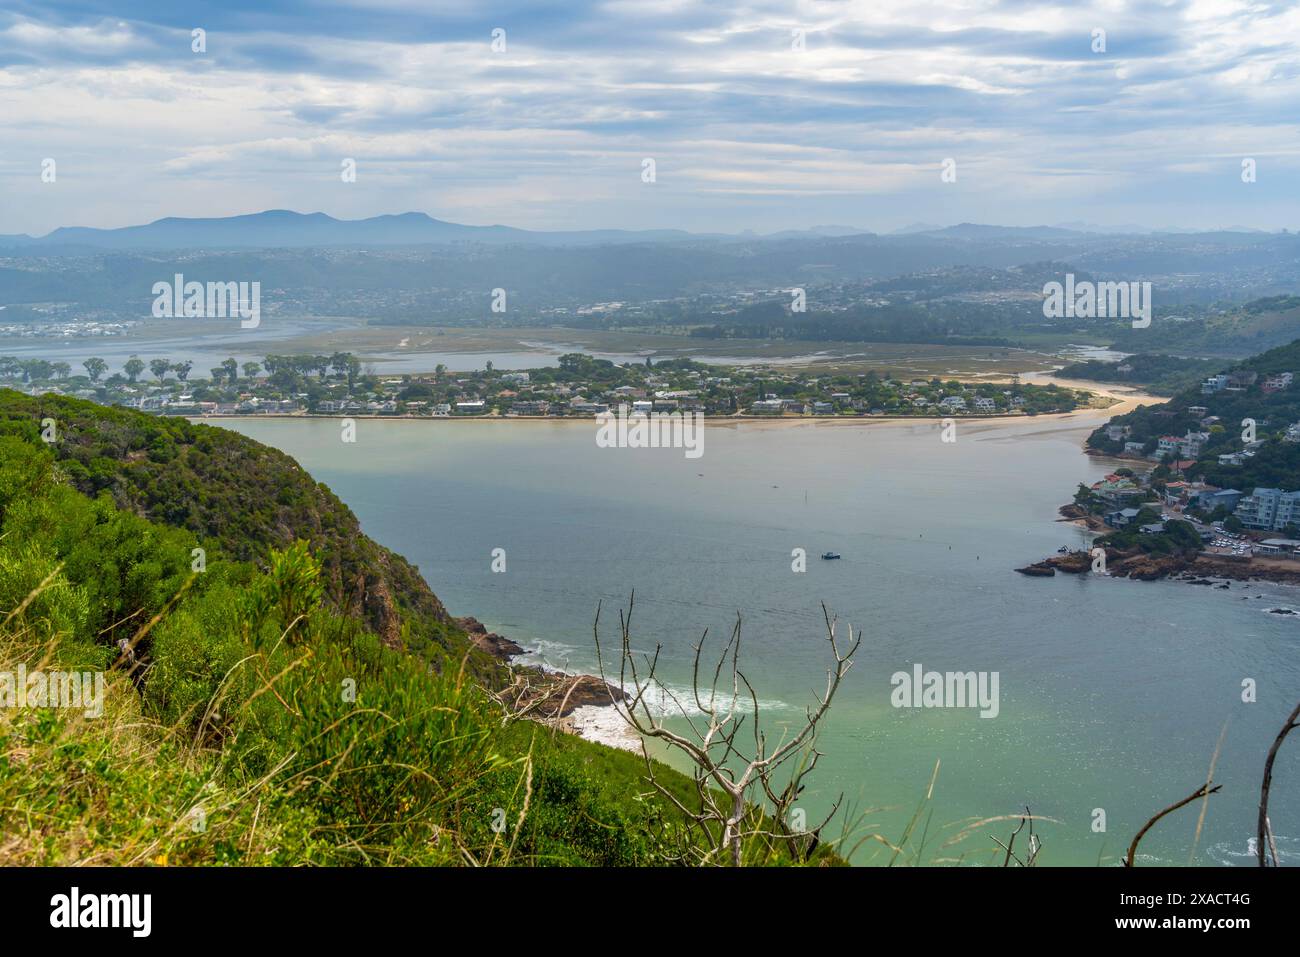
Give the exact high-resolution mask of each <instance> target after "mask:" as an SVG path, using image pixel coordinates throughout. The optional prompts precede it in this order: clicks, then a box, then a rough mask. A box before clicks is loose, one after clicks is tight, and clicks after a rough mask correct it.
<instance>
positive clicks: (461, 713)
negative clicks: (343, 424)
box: [0, 392, 693, 865]
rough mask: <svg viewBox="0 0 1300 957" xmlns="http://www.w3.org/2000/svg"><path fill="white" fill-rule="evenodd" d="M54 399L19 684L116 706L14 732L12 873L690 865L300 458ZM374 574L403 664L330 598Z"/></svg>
mask: <svg viewBox="0 0 1300 957" xmlns="http://www.w3.org/2000/svg"><path fill="white" fill-rule="evenodd" d="M35 401H36V400H31V399H28V398H26V397H20V396H16V394H14V393H3V392H0V409H3V417H2V418H0V673H10V674H12V673H15V672H16V671H17V670H18V668H19V666H20V665H24V666H26V668H27V669H28V670H29V671H31V670H35V669H38V668H39V669H44V670H47V671H48V670H52V669H65V670H79V669H87V670H100V669H107V670H108V673H107V692H106V695H105V705H104V713H103V715H102V716H99V717H88V716H86V715H85V714H84V713H83V712H82V711H81V710H78V709H66V708H63V709H52V708H36V707H28V708H3V709H0V835H3V837H0V864H72V863H95V864H138V863H159V864H161V863H172V864H302V863H308V864H325V865H336V864H467V863H477V864H570V865H631V864H656V863H671V862H673V861H675V860H676V859H677V858H678V856H679V853H680V849H681V842H682V841H684V840H689V839H690V838H688V837H686V836H685V830H684V828H683V827H682V820H681V818H680V816H679V814H678V812H677V811H676V810H674V809H672V808H671V805H670V804H669V802H667V801H666V800H664V799H663V798H662V797H660V796H657V795H655V794H654V793H653V791H652V788H651V787H650V786H649V785H648V784H647V783H646V781H645V773H644V772H645V768H644V763H643V759H642V758H641V757H639V756H637V755H633V754H630V753H624V752H618V751H614V750H612V749H609V748H605V747H602V746H600V745H595V744H591V743H588V742H585V741H582V740H580V739H578V738H575V737H572V736H569V735H566V734H563V733H559V732H556V731H554V730H552V729H550V728H547V727H544V726H542V725H540V724H536V723H533V722H530V721H526V720H517V719H514V718H512V717H511V716H510V715H508V714H507V713H506V712H505V711H504V710H503V708H502V707H501V706H500V705H499V703H498V702H497V701H496V700H495V699H494V698H493V696H492V694H491V693H490V690H489V689H490V687H491V678H492V677H494V675H493V674H492V672H490V671H487V672H486V673H485V677H484V678H482V679H480V680H476V679H475V678H474V676H473V674H472V666H473V662H474V655H473V654H471V652H470V650H469V647H468V645H467V644H466V643H465V642H464V640H463V637H462V636H461V635H460V632H459V631H458V630H454V629H453V628H451V627H449V624H448V621H447V619H446V614H445V612H442V611H441V605H440V604H438V603H437V599H436V598H435V597H434V596H433V595H432V593H431V592H429V590H428V588H427V586H425V585H424V583H423V582H420V586H419V587H420V589H422V591H421V592H420V593H419V594H417V595H415V596H411V595H403V594H401V593H400V592H399V591H398V589H399V588H400V587H402V586H403V584H404V583H406V582H407V581H408V576H407V571H408V570H409V573H410V575H414V574H415V572H414V570H413V569H410V566H408V565H406V564H405V563H404V562H403V561H402V560H401V559H400V558H398V557H397V556H395V555H392V554H391V553H389V552H386V551H385V550H383V549H381V548H380V547H379V546H377V545H376V544H375V543H373V542H371V541H370V540H369V539H366V538H364V536H362V535H361V534H360V531H359V529H357V527H356V524H355V522H356V520H355V518H353V517H352V515H351V513H350V512H349V511H347V510H346V508H345V507H343V506H342V505H341V504H340V503H338V502H337V499H335V498H334V497H333V496H332V495H331V494H330V493H329V492H328V490H327V489H325V488H324V487H323V486H319V485H317V484H315V483H312V482H311V481H310V479H308V478H307V477H306V476H304V475H302V473H301V471H300V470H297V467H296V465H293V463H292V460H290V459H288V458H287V457H286V456H281V455H280V454H279V453H276V452H273V451H272V450H269V449H265V448H263V447H261V446H257V444H256V443H253V442H251V441H250V440H248V439H244V438H242V437H239V436H234V435H233V434H228V433H222V432H220V430H215V429H202V428H196V427H194V426H190V425H187V424H186V423H182V422H173V421H168V422H159V421H156V420H148V419H146V417H144V416H141V415H138V414H131V413H123V412H120V411H114V410H107V409H101V408H98V407H95V406H92V405H90V404H89V403H80V402H76V401H74V400H62V399H61V400H58V401H57V402H45V403H40V405H39V407H33V404H34V403H35ZM45 417H50V418H54V419H55V422H56V427H57V431H56V435H57V436H58V440H57V441H55V442H53V443H46V442H45V441H42V439H41V438H40V428H41V421H40V420H41V419H42V418H45ZM163 462H166V463H168V465H167V467H166V468H162V467H161V463H163ZM218 462H219V463H221V465H220V466H217V465H215V464H214V463H218ZM146 463H147V464H146ZM178 463H179V464H178ZM259 468H267V469H269V470H270V472H271V473H272V474H281V475H289V474H296V475H297V478H295V479H293V480H292V481H286V482H283V483H275V482H268V481H266V480H265V479H266V474H263V473H259V472H258V469H259ZM236 477H238V480H239V481H242V482H245V483H247V484H245V485H243V486H241V487H239V488H231V487H230V486H229V485H228V484H226V483H229V482H231V481H235V480H236ZM286 492H287V494H286ZM173 495H175V498H174V499H173V498H172V496H173ZM268 500H272V501H268ZM331 510H332V511H331ZM141 513H143V514H141ZM250 515H254V516H260V517H259V518H257V519H253V518H250ZM289 515H293V516H297V515H301V516H304V518H305V520H304V521H303V522H301V523H297V522H287V521H285V518H286V516H289ZM162 519H169V521H168V522H166V523H164V521H162ZM262 521H268V522H272V523H276V524H274V525H272V526H271V527H269V528H265V527H261V526H260V525H259V524H258V522H262ZM277 543H278V544H277ZM200 549H201V550H202V551H201V552H200V551H197V550H200ZM354 573H355V574H359V575H363V576H370V575H375V576H380V577H381V579H382V580H384V581H386V582H387V583H390V586H391V587H392V589H393V593H392V597H393V604H394V607H395V608H396V611H395V614H397V615H399V616H401V618H402V620H401V621H399V622H398V628H397V634H398V636H399V641H398V644H397V645H396V646H395V645H394V644H393V642H392V641H391V640H390V637H389V636H387V635H385V634H384V633H382V632H381V631H380V630H379V629H378V628H377V627H376V624H377V623H378V624H380V625H383V624H384V623H385V621H386V619H383V618H380V619H378V622H377V621H376V618H375V617H374V616H373V615H372V614H371V613H370V609H368V608H367V607H365V606H364V604H357V603H355V602H352V601H349V600H347V598H346V596H342V595H340V594H339V593H338V592H337V591H332V589H336V588H337V586H338V584H339V582H340V581H341V580H343V579H345V578H346V576H348V575H351V574H354ZM384 575H389V576H391V577H389V578H386V579H383V578H382V576H384ZM417 577H418V576H417ZM439 614H441V617H439ZM412 617H414V618H415V620H416V621H417V622H418V624H419V627H420V628H423V629H427V630H426V631H424V632H423V633H422V634H423V635H424V636H425V637H426V638H427V639H428V640H427V641H426V642H424V643H418V642H410V639H411V638H413V637H416V636H417V630H416V628H414V627H412V625H411V624H410V623H409V619H410V618H412ZM439 626H440V627H439ZM408 642H409V644H408ZM457 642H459V644H457ZM658 776H659V778H660V779H661V782H668V784H669V786H670V788H671V789H672V790H673V792H674V793H675V794H676V795H677V796H678V798H679V799H680V800H681V801H683V802H685V803H686V804H687V805H689V803H690V801H691V800H692V797H691V795H692V794H693V785H692V784H691V782H690V781H689V780H688V779H687V778H685V777H682V776H681V775H678V774H676V773H674V772H672V771H670V770H668V769H666V768H664V769H661V771H660V773H659V775H658Z"/></svg>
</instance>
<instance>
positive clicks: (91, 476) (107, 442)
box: [0, 389, 471, 654]
mask: <svg viewBox="0 0 1300 957" xmlns="http://www.w3.org/2000/svg"><path fill="white" fill-rule="evenodd" d="M49 419H52V420H53V422H54V429H55V435H56V439H57V440H56V441H54V442H53V443H50V448H51V450H52V451H53V452H54V454H55V457H56V458H57V459H58V461H59V462H60V464H61V466H62V467H63V470H64V472H65V473H66V474H67V476H68V477H69V479H70V481H71V482H72V484H73V485H75V487H76V488H77V489H78V490H79V491H81V492H82V493H84V494H86V495H88V496H96V495H100V494H107V495H109V496H111V497H112V499H113V501H114V503H115V504H116V505H118V507H120V508H124V509H129V510H131V511H134V512H136V513H137V514H139V515H141V516H143V517H145V518H148V519H150V520H151V521H154V522H158V523H160V524H164V525H171V526H176V527H181V528H185V529H188V530H190V531H192V532H194V533H195V534H196V535H198V536H200V538H201V539H204V540H206V541H208V542H211V543H213V544H214V545H215V546H216V547H217V548H218V549H219V550H220V553H221V554H222V555H225V556H227V557H229V558H231V559H234V560H237V561H253V562H259V563H260V562H264V561H265V558H266V555H267V552H268V550H269V549H271V548H281V549H282V548H284V547H286V546H287V545H289V544H291V543H292V542H293V541H294V540H295V539H299V538H301V539H306V540H307V541H308V542H310V543H311V548H312V551H313V553H315V554H316V556H317V558H319V559H320V560H321V562H322V565H323V570H324V575H325V579H326V596H327V600H328V601H329V602H330V603H331V604H332V605H334V606H335V607H336V608H338V609H339V610H340V611H343V612H346V613H348V614H351V615H354V616H357V617H359V618H361V619H363V620H364V621H365V622H366V624H367V625H368V626H369V627H370V628H372V629H373V630H374V631H375V632H376V633H377V634H378V635H379V636H380V637H381V638H382V639H383V640H384V642H385V643H386V644H388V645H390V646H393V647H398V646H401V645H406V644H410V645H414V646H416V647H418V648H429V649H430V650H435V651H436V650H437V649H438V648H440V649H442V651H444V652H446V653H448V654H463V653H464V652H465V651H466V650H467V649H468V648H470V647H471V646H470V644H469V642H468V641H467V639H466V637H465V634H464V631H463V629H462V628H461V627H460V626H459V625H458V624H457V623H456V622H455V621H454V620H453V619H452V618H451V616H450V615H448V613H447V610H446V608H444V607H443V604H442V602H441V601H439V600H438V597H437V596H436V595H435V594H434V593H433V591H432V590H431V589H430V588H429V586H428V584H426V583H425V581H424V579H423V578H422V577H421V576H420V573H419V571H418V570H417V569H416V568H415V567H414V566H413V565H411V563H410V562H408V561H407V560H406V559H404V558H402V557H401V556H400V555H397V554H395V553H394V552H391V551H389V550H388V549H387V548H384V547H383V546H381V545H379V544H378V543H376V542H374V541H372V540H371V539H370V538H368V537H367V536H366V535H365V534H364V533H363V532H362V531H361V526H360V523H359V522H358V521H357V518H356V516H355V515H354V514H353V513H352V510H351V509H350V508H348V507H347V506H346V505H345V504H343V502H341V501H340V500H339V498H338V497H337V496H336V495H335V494H334V493H333V492H331V491H330V490H329V488H327V487H326V486H325V485H323V484H321V483H319V482H316V481H315V480H313V479H312V477H311V476H310V475H308V474H307V472H306V471H304V470H303V468H302V467H301V466H299V465H298V463H297V462H296V461H294V460H293V459H292V458H290V457H289V456H288V455H285V454H284V453H283V452H280V451H279V450H277V449H273V448H270V447H268V446H265V445H262V444H261V443H259V442H255V441H253V440H252V439H249V438H246V437H245V436H242V435H239V434H237V433H234V432H229V431H227V430H225V429H219V428H214V427H211V426H206V425H193V424H191V423H189V422H187V421H185V420H184V419H177V418H166V419H163V418H157V417H155V416H150V415H145V414H144V413H140V412H135V411H130V410H126V409H116V408H106V407H104V406H100V405H96V404H95V403H92V402H87V401H83V400H80V399H71V398H67V397H63V396H37V397H33V396H26V395H22V394H21V393H18V392H13V391H11V390H8V389H0V431H7V432H18V433H20V434H24V435H26V436H28V437H30V438H34V437H35V435H36V434H37V433H38V432H39V430H40V429H41V428H42V426H41V423H42V421H43V420H49ZM218 557H219V556H217V555H210V556H209V557H208V560H209V561H212V560H215V559H217V558H218ZM403 625H405V628H406V634H405V637H404V636H403Z"/></svg>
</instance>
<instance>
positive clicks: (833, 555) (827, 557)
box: [822, 552, 840, 562]
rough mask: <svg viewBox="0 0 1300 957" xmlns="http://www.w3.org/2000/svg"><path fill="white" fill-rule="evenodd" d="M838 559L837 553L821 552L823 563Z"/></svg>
mask: <svg viewBox="0 0 1300 957" xmlns="http://www.w3.org/2000/svg"><path fill="white" fill-rule="evenodd" d="M839 557H840V553H839V552H822V560H823V561H828V562H829V561H831V560H832V559H836V558H839Z"/></svg>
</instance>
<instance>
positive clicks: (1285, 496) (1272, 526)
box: [1235, 488, 1300, 531]
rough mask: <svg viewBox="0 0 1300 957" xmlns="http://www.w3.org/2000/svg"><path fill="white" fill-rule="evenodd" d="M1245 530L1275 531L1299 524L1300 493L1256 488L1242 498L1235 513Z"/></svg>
mask: <svg viewBox="0 0 1300 957" xmlns="http://www.w3.org/2000/svg"><path fill="white" fill-rule="evenodd" d="M1235 514H1236V516H1237V518H1239V519H1240V520H1241V524H1243V525H1245V526H1246V527H1247V528H1258V529H1264V530H1267V531H1277V530H1280V529H1283V528H1286V527H1287V526H1288V525H1292V524H1297V523H1300V492H1284V491H1282V490H1281V489H1277V488H1257V489H1255V490H1254V491H1253V492H1251V494H1249V495H1245V496H1242V498H1241V501H1240V502H1238V504H1237V510H1236V512H1235Z"/></svg>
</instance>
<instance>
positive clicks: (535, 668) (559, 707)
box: [456, 617, 627, 743]
mask: <svg viewBox="0 0 1300 957" xmlns="http://www.w3.org/2000/svg"><path fill="white" fill-rule="evenodd" d="M456 624H458V625H460V627H462V628H464V629H465V632H466V634H467V635H469V639H470V641H471V642H473V643H474V645H475V646H477V647H478V648H481V649H483V650H484V651H486V652H487V653H488V654H490V655H492V656H493V657H494V658H496V659H497V660H498V661H500V662H502V663H503V664H505V665H506V666H507V667H508V668H509V669H510V673H511V676H512V678H513V680H512V681H511V683H510V684H509V685H508V686H507V687H505V688H504V689H502V690H501V691H500V692H498V697H499V698H500V699H501V700H502V701H503V702H504V703H505V704H506V705H507V706H508V707H509V708H511V709H512V710H513V711H514V712H515V713H516V714H518V715H520V716H523V717H528V718H532V719H534V720H537V721H540V722H542V723H543V724H547V725H551V726H554V727H559V728H561V729H562V730H564V731H568V732H570V733H573V734H579V733H581V731H582V728H583V727H584V726H585V725H587V724H591V723H592V722H590V721H588V722H579V723H578V724H577V725H575V722H574V721H572V720H571V719H572V717H573V715H574V712H576V711H578V710H580V709H590V708H610V707H612V706H616V705H618V704H620V703H621V702H623V701H625V700H627V693H626V692H625V691H623V689H622V688H617V687H615V686H614V685H611V684H609V683H608V682H606V681H602V680H601V679H600V678H598V677H596V676H594V675H584V674H569V673H567V672H563V671H548V670H547V669H545V668H543V667H541V666H540V665H521V664H515V663H514V662H512V661H511V659H512V658H516V657H518V656H519V655H522V654H525V653H526V649H525V648H524V647H523V646H522V645H520V644H518V643H517V642H515V641H512V640H511V639H509V638H506V637H505V636H503V635H498V634H496V633H495V632H489V631H488V630H487V628H486V626H484V625H483V623H482V622H480V621H479V620H478V619H477V618H473V617H467V618H457V619H456ZM605 737H608V735H604V736H602V737H601V738H600V740H602V741H603V740H604V738H605ZM606 743H608V742H606Z"/></svg>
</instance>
